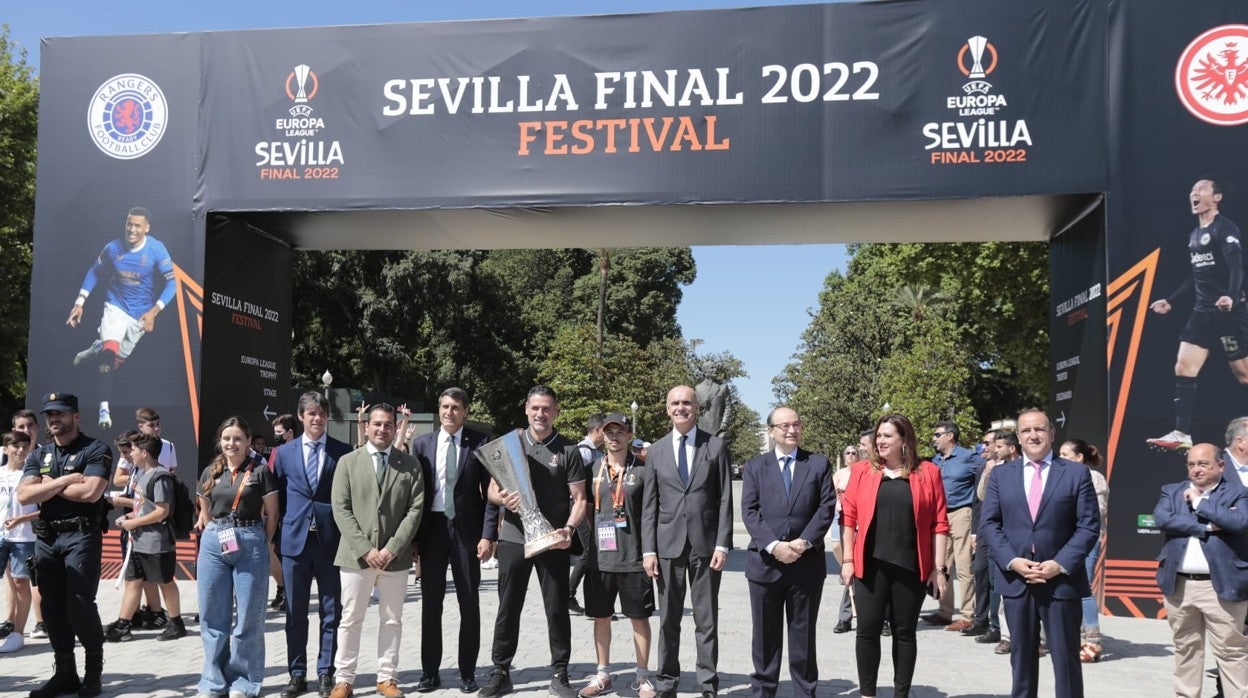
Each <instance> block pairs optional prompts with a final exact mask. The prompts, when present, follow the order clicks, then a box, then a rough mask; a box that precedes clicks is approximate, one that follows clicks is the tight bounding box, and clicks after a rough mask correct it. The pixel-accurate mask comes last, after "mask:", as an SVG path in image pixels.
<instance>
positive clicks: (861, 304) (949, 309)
mask: <svg viewBox="0 0 1248 698" xmlns="http://www.w3.org/2000/svg"><path fill="white" fill-rule="evenodd" d="M852 255H853V256H852V258H851V260H850V263H849V269H848V272H847V273H846V274H845V275H841V274H840V273H838V272H833V273H831V274H829V275H828V278H827V280H826V281H825V285H824V290H823V292H822V293H821V294H820V298H819V306H818V308H817V309H816V310H815V311H814V313H813V316H812V318H811V323H810V325H809V326H808V327H807V329H806V331H805V333H804V334H803V337H802V344H801V346H800V347H799V350H798V352H797V353H796V354H795V356H794V358H793V361H792V362H791V363H790V364H789V365H788V366H787V367H786V368H785V370H784V372H783V373H782V374H781V375H780V376H777V377H776V379H775V380H774V381H773V386H774V388H775V391H776V396H777V398H778V399H779V400H780V401H781V402H784V403H786V404H788V405H790V406H791V407H793V408H794V409H796V410H797V411H798V413H799V414H800V415H802V421H803V422H804V423H805V424H806V425H807V428H806V430H805V434H804V444H805V445H806V446H808V447H810V448H812V449H814V450H821V451H825V452H828V453H834V452H836V450H837V449H839V448H840V447H842V446H844V445H845V444H850V443H856V442H857V440H858V434H859V433H860V432H861V431H862V430H864V429H867V428H869V427H870V426H871V424H872V421H873V420H874V419H875V418H877V417H879V415H880V413H881V410H882V408H883V405H884V404H885V403H888V404H889V405H890V407H891V408H892V409H893V410H894V411H898V412H902V413H903V414H906V415H907V416H910V417H911V418H912V419H913V420H914V421H915V425H916V427H917V428H919V429H920V430H921V431H920V433H923V432H925V431H927V430H928V429H929V427H931V426H932V425H933V424H934V423H935V422H936V421H938V420H942V419H954V420H956V421H958V422H959V423H960V424H962V425H963V426H964V428H966V429H967V431H968V432H969V431H974V430H975V429H976V428H978V426H980V425H982V424H984V423H986V422H988V421H991V420H992V419H997V418H1000V417H1002V416H1005V415H1009V414H1012V413H1013V412H1015V411H1017V409H1019V408H1020V407H1022V406H1024V405H1026V404H1036V403H1042V402H1043V399H1044V396H1045V394H1046V391H1047V388H1048V384H1047V373H1046V370H1045V367H1046V366H1047V361H1046V360H1045V358H1046V357H1047V352H1048V318H1047V315H1046V313H1045V312H1044V308H1046V307H1047V302H1048V248H1047V246H1046V245H1045V244H1044V243H979V244H971V243H958V244H942V245H920V244H896V245H885V244H868V245H860V246H857V247H855V248H854V249H853V250H852Z"/></svg>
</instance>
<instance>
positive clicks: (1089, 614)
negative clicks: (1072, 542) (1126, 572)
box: [1083, 537, 1101, 630]
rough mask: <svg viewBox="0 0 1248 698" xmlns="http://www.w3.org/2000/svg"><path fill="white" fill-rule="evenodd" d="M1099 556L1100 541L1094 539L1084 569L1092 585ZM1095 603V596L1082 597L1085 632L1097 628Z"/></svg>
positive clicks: (1098, 617) (1098, 621) (1098, 623)
mask: <svg viewBox="0 0 1248 698" xmlns="http://www.w3.org/2000/svg"><path fill="white" fill-rule="evenodd" d="M1100 556H1101V539H1100V538H1099V537H1098V538H1097V539H1096V545H1094V546H1092V552H1091V553H1089V554H1088V560H1087V562H1086V563H1085V565H1084V567H1085V568H1086V569H1087V570H1088V583H1089V584H1091V583H1092V574H1093V572H1095V571H1096V560H1097V558H1099V557H1100ZM1098 610H1099V609H1098V608H1097V603H1096V595H1095V594H1093V595H1092V596H1085V597H1083V627H1084V629H1085V630H1090V629H1092V628H1099V627H1100V625H1101V618H1100V616H1099V615H1098Z"/></svg>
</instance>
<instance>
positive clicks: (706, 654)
mask: <svg viewBox="0 0 1248 698" xmlns="http://www.w3.org/2000/svg"><path fill="white" fill-rule="evenodd" d="M667 415H668V417H670V418H671V420H672V431H671V432H670V433H668V434H667V435H666V436H664V437H663V438H661V439H659V440H658V441H656V442H654V444H653V445H651V447H650V451H649V459H648V461H647V462H648V465H649V466H650V467H648V468H646V484H645V500H644V506H643V508H642V555H643V556H642V566H643V567H644V568H645V571H646V574H648V575H650V576H651V577H653V578H656V579H657V580H658V588H659V597H660V598H661V599H662V602H661V603H662V608H661V610H660V614H659V667H658V669H659V671H658V675H657V677H656V678H657V681H656V683H657V684H658V686H657V687H658V689H659V695H660V697H661V698H671V697H673V696H675V695H676V690H677V687H678V686H679V684H680V656H679V654H680V621H681V616H682V615H683V613H684V607H685V588H686V581H687V583H688V585H689V586H690V587H692V596H693V623H694V628H695V629H696V631H697V656H698V659H697V676H698V686H699V690H700V691H701V693H702V696H703V698H711V697H713V696H714V695H715V694H716V692H718V690H719V675H718V674H717V673H716V664H717V663H718V662H719V630H718V623H719V580H720V573H721V572H722V571H723V569H724V563H725V562H727V561H728V550H729V549H730V548H731V547H732V480H731V475H730V473H729V465H728V449H727V447H726V445H725V444H724V442H723V440H722V439H720V438H719V437H717V436H712V435H711V434H708V433H706V432H705V431H702V430H700V429H698V428H697V426H696V424H697V419H698V400H697V397H696V395H695V393H694V390H693V388H690V387H689V386H687V385H678V386H676V387H675V388H672V389H671V391H669V392H668V393H667Z"/></svg>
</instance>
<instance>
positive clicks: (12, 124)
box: [0, 24, 39, 415]
mask: <svg viewBox="0 0 1248 698" xmlns="http://www.w3.org/2000/svg"><path fill="white" fill-rule="evenodd" d="M38 112H39V83H38V81H37V80H36V79H35V77H34V70H33V69H32V68H31V66H30V65H29V64H27V63H26V50H25V49H19V48H18V47H16V46H15V45H14V44H13V42H12V41H11V39H10V38H9V27H8V25H7V24H6V25H4V26H3V27H0V173H2V174H0V249H3V250H4V254H0V298H4V303H5V310H4V313H0V409H2V410H3V414H5V415H8V414H11V413H12V412H14V411H16V410H18V409H20V408H21V406H22V404H23V403H24V401H25V396H26V342H27V338H28V336H29V331H30V269H31V262H32V259H33V256H32V247H31V245H32V241H33V239H34V238H33V233H34V216H35V136H36V133H37V131H38V128H37V124H38Z"/></svg>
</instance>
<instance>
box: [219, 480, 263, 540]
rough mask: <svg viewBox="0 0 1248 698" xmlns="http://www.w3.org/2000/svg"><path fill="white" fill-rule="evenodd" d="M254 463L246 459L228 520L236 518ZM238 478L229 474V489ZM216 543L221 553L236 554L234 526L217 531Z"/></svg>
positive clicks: (236, 538)
mask: <svg viewBox="0 0 1248 698" xmlns="http://www.w3.org/2000/svg"><path fill="white" fill-rule="evenodd" d="M255 464H256V461H254V460H251V459H248V461H247V470H245V471H243V481H242V482H241V483H239V485H238V490H237V491H236V492H235V493H234V504H232V505H231V506H230V518H231V519H234V518H236V517H235V515H236V514H237V513H238V502H239V500H240V499H242V498H243V488H244V487H246V486H247V477H248V476H249V475H251V469H252V467H253V466H254V465H255ZM237 478H238V471H237V470H235V471H234V472H231V473H230V487H233V486H234V480H235V479H237ZM217 542H218V543H220V544H221V552H222V553H236V552H238V537H237V536H236V535H235V534H234V526H233V525H230V526H226V527H224V528H218V529H217Z"/></svg>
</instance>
